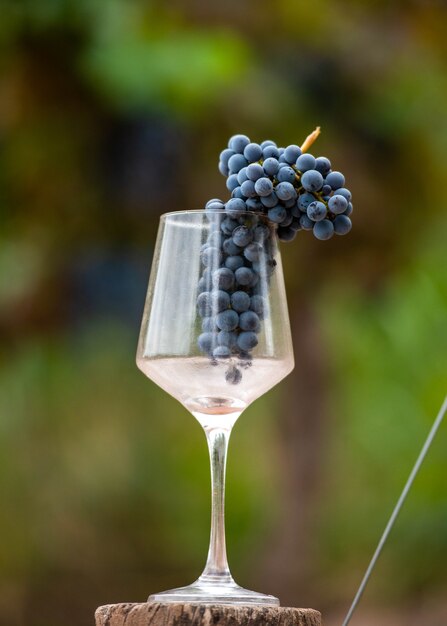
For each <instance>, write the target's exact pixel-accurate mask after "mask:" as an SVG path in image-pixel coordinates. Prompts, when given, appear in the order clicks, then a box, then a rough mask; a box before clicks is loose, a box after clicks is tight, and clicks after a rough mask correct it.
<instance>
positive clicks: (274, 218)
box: [267, 204, 287, 224]
mask: <svg viewBox="0 0 447 626" xmlns="http://www.w3.org/2000/svg"><path fill="white" fill-rule="evenodd" d="M267 215H268V218H269V220H270V221H271V222H273V223H274V224H280V223H281V222H282V221H283V219H284V218H285V217H287V210H286V209H285V208H284V207H283V206H281V205H280V204H277V205H276V206H274V207H273V208H272V209H269V210H268V213H267Z"/></svg>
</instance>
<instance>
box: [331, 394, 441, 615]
mask: <svg viewBox="0 0 447 626" xmlns="http://www.w3.org/2000/svg"><path fill="white" fill-rule="evenodd" d="M446 412H447V396H446V397H445V398H444V402H443V404H442V406H441V408H440V410H439V413H438V415H437V416H436V419H435V421H434V423H433V426H432V427H431V429H430V432H429V433H428V437H427V439H426V440H425V443H424V445H423V446H422V450H421V451H420V453H419V456H418V458H417V460H416V463H415V464H414V467H413V469H412V470H411V473H410V476H409V477H408V480H407V483H406V485H405V487H404V489H403V491H402V493H401V494H400V497H399V500H398V501H397V504H396V506H395V507H394V510H393V512H392V514H391V517H390V519H389V521H388V524H387V525H386V527H385V530H384V531H383V534H382V536H381V538H380V541H379V545H378V546H377V548H376V551H375V552H374V556H373V558H372V559H371V562H370V564H369V565H368V569H367V570H366V573H365V575H364V577H363V580H362V582H361V583H360V587H359V588H358V590H357V593H356V595H355V598H354V601H353V602H352V604H351V608H350V609H349V611H348V614H347V615H346V617H345V620H344V622H343V626H348V624H349V622H350V621H351V617H352V615H353V613H354V611H355V609H356V607H357V605H358V603H359V602H360V598H361V597H362V595H363V592H364V591H365V587H366V585H367V584H368V580H369V577H370V576H371V573H372V571H373V569H374V567H375V565H376V563H377V560H378V558H379V556H380V553H381V552H382V549H383V546H384V545H385V543H386V540H387V539H388V536H389V534H390V532H391V530H392V528H393V526H394V523H395V521H396V519H397V516H398V515H399V513H400V510H401V508H402V505H403V503H404V502H405V499H406V497H407V495H408V492H409V491H410V489H411V487H412V485H413V482H414V479H415V478H416V476H417V473H418V472H419V470H420V468H421V465H422V463H423V462H424V459H425V457H426V455H427V452H428V450H429V449H430V446H431V444H432V443H433V439H434V438H435V436H436V433H437V432H438V430H439V427H440V426H441V423H442V420H443V419H444V415H445V414H446Z"/></svg>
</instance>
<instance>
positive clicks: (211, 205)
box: [205, 199, 225, 219]
mask: <svg viewBox="0 0 447 626" xmlns="http://www.w3.org/2000/svg"><path fill="white" fill-rule="evenodd" d="M224 208H225V205H224V203H223V202H222V201H221V200H217V199H214V200H209V201H208V202H207V203H206V205H205V213H206V215H207V217H208V218H209V219H211V218H212V215H213V213H215V212H216V211H222V210H223V209H224Z"/></svg>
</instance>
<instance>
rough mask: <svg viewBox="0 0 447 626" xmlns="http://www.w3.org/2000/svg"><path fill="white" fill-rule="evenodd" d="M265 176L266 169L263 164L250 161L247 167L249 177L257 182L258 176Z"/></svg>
mask: <svg viewBox="0 0 447 626" xmlns="http://www.w3.org/2000/svg"><path fill="white" fill-rule="evenodd" d="M263 176H264V169H263V167H262V165H259V163H250V165H249V166H248V167H247V178H248V179H249V180H252V181H253V182H256V181H257V180H258V178H262V177H263Z"/></svg>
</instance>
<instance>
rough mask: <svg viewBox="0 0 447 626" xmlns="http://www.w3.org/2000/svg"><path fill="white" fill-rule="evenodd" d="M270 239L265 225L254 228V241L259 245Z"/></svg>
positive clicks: (268, 230)
mask: <svg viewBox="0 0 447 626" xmlns="http://www.w3.org/2000/svg"><path fill="white" fill-rule="evenodd" d="M269 237H270V228H269V227H268V226H267V224H258V225H257V226H256V228H255V232H254V237H253V238H254V240H255V241H259V243H263V242H264V241H267V239H269Z"/></svg>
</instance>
